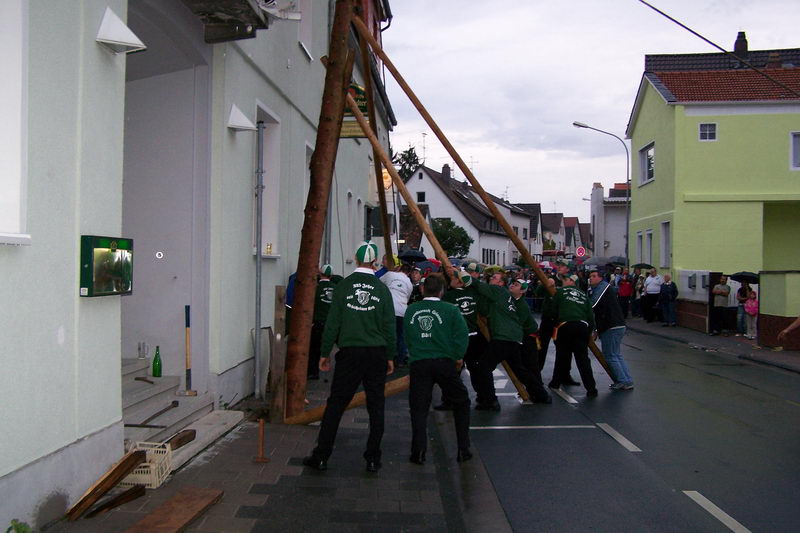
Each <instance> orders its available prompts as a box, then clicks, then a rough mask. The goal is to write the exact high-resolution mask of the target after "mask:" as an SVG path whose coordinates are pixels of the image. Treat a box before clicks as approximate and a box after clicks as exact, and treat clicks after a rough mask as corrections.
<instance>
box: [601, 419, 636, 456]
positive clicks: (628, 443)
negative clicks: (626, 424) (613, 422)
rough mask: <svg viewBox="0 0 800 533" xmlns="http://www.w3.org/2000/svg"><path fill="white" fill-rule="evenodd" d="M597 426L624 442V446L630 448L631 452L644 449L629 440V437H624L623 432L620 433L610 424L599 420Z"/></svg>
mask: <svg viewBox="0 0 800 533" xmlns="http://www.w3.org/2000/svg"><path fill="white" fill-rule="evenodd" d="M597 427H599V428H600V429H602V430H603V431H605V432H606V433H608V434H609V435H610V436H611V438H612V439H614V440H615V441H617V442H619V443H620V444H622V447H623V448H625V449H626V450H628V451H629V452H640V451H642V450H641V449H640V448H639V447H638V446H636V445H635V444H634V443H632V442H631V441H629V440H628V439H626V438H625V437H623V436H622V434H620V432H619V431H617V430H616V429H614V428H612V427H611V426H609V425H608V424H603V423H602V422H599V423H598V424H597Z"/></svg>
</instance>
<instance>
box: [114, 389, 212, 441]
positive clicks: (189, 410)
mask: <svg viewBox="0 0 800 533" xmlns="http://www.w3.org/2000/svg"><path fill="white" fill-rule="evenodd" d="M160 398H162V403H161V404H158V405H151V406H149V407H148V409H147V410H142V409H135V410H133V411H131V412H130V413H129V414H127V415H125V416H124V417H123V422H124V423H126V424H140V423H142V422H143V421H144V420H145V419H147V418H149V417H150V416H152V415H154V414H155V413H157V412H158V411H160V410H161V409H163V408H165V407H168V406H169V405H170V404H171V402H173V401H177V402H179V404H178V406H177V407H174V408H172V409H170V410H169V411H167V412H165V413H164V414H162V415H160V416H159V417H157V418H154V419H153V420H151V421H149V422H148V424H151V425H159V426H166V427H165V428H134V427H126V428H125V440H126V442H130V443H133V442H138V441H144V442H161V441H163V440H166V439H167V438H168V437H170V436H171V435H173V434H174V433H177V432H178V431H180V430H182V429H184V428H185V427H186V426H187V425H189V424H192V423H193V422H195V421H196V420H197V419H199V418H201V417H203V416H205V415H207V414H208V413H210V412H211V411H212V410H213V409H214V398H212V397H211V395H210V394H208V393H206V394H201V395H199V396H177V395H174V394H173V396H171V397H164V396H160Z"/></svg>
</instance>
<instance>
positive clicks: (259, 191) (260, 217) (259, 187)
mask: <svg viewBox="0 0 800 533" xmlns="http://www.w3.org/2000/svg"><path fill="white" fill-rule="evenodd" d="M256 152H257V153H258V166H257V167H256V317H255V320H256V323H255V330H254V331H253V339H254V341H253V342H254V343H253V359H254V363H255V373H256V375H255V397H256V399H257V400H260V399H261V395H262V390H263V387H262V384H261V239H262V233H263V228H262V225H263V223H264V202H263V200H264V122H263V121H260V120H259V121H258V124H256Z"/></svg>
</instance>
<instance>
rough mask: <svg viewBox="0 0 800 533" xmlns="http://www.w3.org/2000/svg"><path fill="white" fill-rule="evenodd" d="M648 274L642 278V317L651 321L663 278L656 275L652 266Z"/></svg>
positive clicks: (654, 313) (654, 316) (653, 317)
mask: <svg viewBox="0 0 800 533" xmlns="http://www.w3.org/2000/svg"><path fill="white" fill-rule="evenodd" d="M649 274H650V275H649V276H647V279H646V280H644V296H642V314H643V315H644V319H645V320H646V321H648V322H652V321H653V320H655V319H656V309H655V307H656V304H657V303H658V297H659V295H660V294H661V284H662V283H664V279H663V278H662V277H661V276H659V275H658V271H657V270H656V269H655V268H653V269H651V270H650V272H649Z"/></svg>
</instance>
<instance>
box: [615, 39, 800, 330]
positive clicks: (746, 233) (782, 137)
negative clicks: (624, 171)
mask: <svg viewBox="0 0 800 533" xmlns="http://www.w3.org/2000/svg"><path fill="white" fill-rule="evenodd" d="M745 61H747V62H748V63H750V64H751V65H754V66H755V67H757V68H758V69H761V71H762V72H755V71H753V70H752V69H750V68H748V67H747V66H746V65H745V63H744V62H745ZM626 133H627V137H628V138H629V139H631V146H632V151H633V164H632V166H633V169H632V180H631V183H632V191H631V193H632V206H631V208H632V212H631V225H630V237H629V247H630V250H631V253H632V256H633V257H632V260H634V261H644V262H647V263H651V264H653V265H655V266H657V267H659V268H661V269H662V270H663V271H667V272H672V273H673V277H674V278H676V280H677V281H678V284H679V289H680V292H681V296H680V298H681V299H680V302H679V307H678V309H679V322H680V323H681V324H684V325H687V326H689V327H693V328H696V329H700V330H704V329H705V328H706V316H707V305H708V302H709V290H710V289H709V287H712V286H713V284H714V283H715V281H716V279H717V277H718V275H719V274H720V273H726V274H731V273H733V272H736V271H744V270H747V271H753V272H761V284H760V301H761V315H760V319H759V330H760V331H759V340H760V341H761V343H762V344H766V345H773V344H775V343H776V334H777V332H778V331H779V330H780V329H781V327H783V326H785V325H786V324H787V323H788V322H789V320H791V317H796V316H797V315H798V314H800V272H799V271H798V270H800V247H797V246H794V245H793V243H794V242H795V241H796V240H797V239H796V235H798V233H800V187H799V186H798V179H800V48H793V49H782V50H759V51H750V50H748V45H747V40H746V37H745V34H744V32H739V35H738V37H737V39H736V43H735V45H734V53H733V54H732V55H729V54H723V53H707V54H672V55H648V56H646V57H645V69H644V74H643V76H642V80H641V83H640V86H639V90H638V93H637V95H636V100H635V102H634V105H633V110H632V112H631V117H630V121H629V123H628V128H627V132H626Z"/></svg>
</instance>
